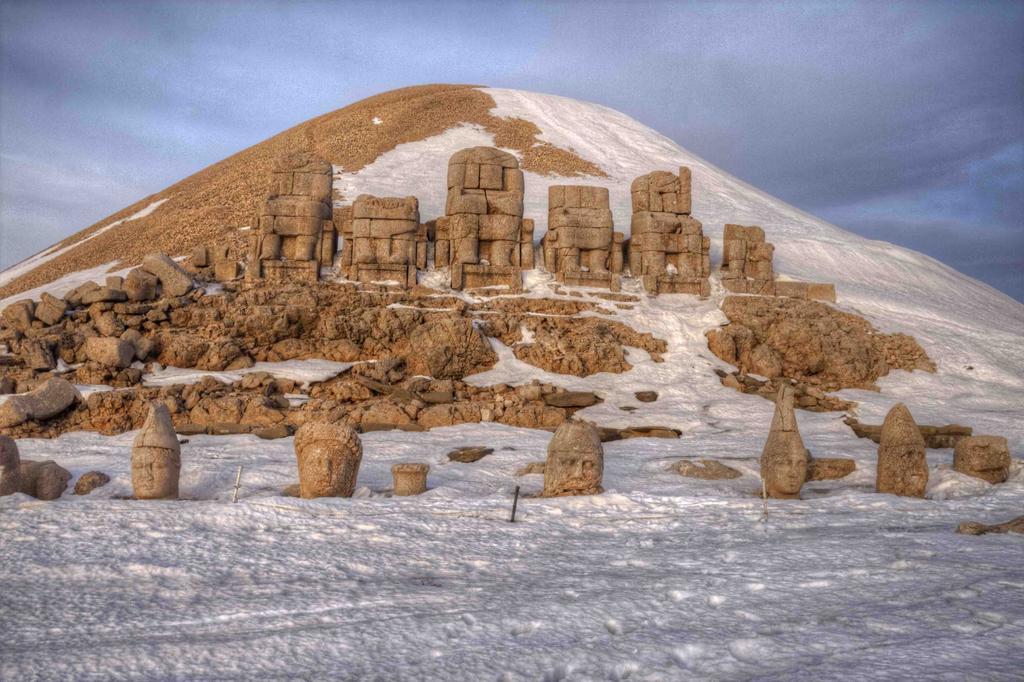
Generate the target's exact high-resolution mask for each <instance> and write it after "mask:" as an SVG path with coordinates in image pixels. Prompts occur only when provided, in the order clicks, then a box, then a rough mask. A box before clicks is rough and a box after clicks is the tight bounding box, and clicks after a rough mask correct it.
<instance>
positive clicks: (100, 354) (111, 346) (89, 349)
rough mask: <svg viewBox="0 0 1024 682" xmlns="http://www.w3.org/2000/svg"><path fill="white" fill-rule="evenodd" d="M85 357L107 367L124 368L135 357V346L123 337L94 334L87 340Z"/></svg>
mask: <svg viewBox="0 0 1024 682" xmlns="http://www.w3.org/2000/svg"><path fill="white" fill-rule="evenodd" d="M85 357H86V358H88V359H89V360H90V361H92V362H96V363H99V364H101V365H105V366H107V367H116V368H118V369H124V368H125V367H128V366H129V365H131V364H132V360H134V359H135V348H134V347H133V346H132V345H131V344H130V343H128V342H127V341H122V340H121V339H115V338H110V337H101V336H94V337H91V338H88V339H86V340H85Z"/></svg>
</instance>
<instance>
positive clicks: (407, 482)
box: [391, 462, 430, 497]
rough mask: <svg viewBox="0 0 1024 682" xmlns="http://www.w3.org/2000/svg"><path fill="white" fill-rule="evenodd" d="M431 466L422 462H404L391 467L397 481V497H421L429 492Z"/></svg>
mask: <svg viewBox="0 0 1024 682" xmlns="http://www.w3.org/2000/svg"><path fill="white" fill-rule="evenodd" d="M428 471H430V465H428V464H421V463H420V462H402V463H400V464H395V465H394V466H392V467H391V475H392V476H393V477H394V479H395V496H396V497H405V496H407V495H419V494H420V493H425V492H427V472H428Z"/></svg>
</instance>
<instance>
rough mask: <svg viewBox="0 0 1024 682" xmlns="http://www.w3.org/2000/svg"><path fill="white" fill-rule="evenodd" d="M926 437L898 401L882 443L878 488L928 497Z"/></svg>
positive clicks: (888, 416)
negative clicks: (926, 492)
mask: <svg viewBox="0 0 1024 682" xmlns="http://www.w3.org/2000/svg"><path fill="white" fill-rule="evenodd" d="M924 447H925V445H924V437H923V436H922V435H921V429H919V428H918V427H917V423H916V422H914V417H913V416H911V414H910V410H908V409H907V406H906V405H904V404H903V403H897V404H896V405H894V406H893V408H892V409H891V410H889V414H887V415H885V421H884V422H883V423H882V435H881V438H879V443H878V474H877V477H876V479H875V490H876V491H877V492H880V493H891V494H893V495H904V496H906V497H924V493H925V490H926V489H927V488H928V462H927V460H926V459H925V454H924Z"/></svg>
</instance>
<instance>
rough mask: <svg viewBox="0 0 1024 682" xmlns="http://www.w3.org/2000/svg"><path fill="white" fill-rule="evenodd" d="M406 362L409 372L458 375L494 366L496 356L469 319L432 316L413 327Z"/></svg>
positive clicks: (449, 377) (429, 374) (454, 376)
mask: <svg viewBox="0 0 1024 682" xmlns="http://www.w3.org/2000/svg"><path fill="white" fill-rule="evenodd" d="M409 347H410V349H411V352H410V354H409V355H408V356H407V357H406V358H405V361H406V365H407V367H408V369H409V371H410V372H412V373H413V374H422V375H425V376H431V377H434V378H435V379H461V378H462V377H464V376H467V375H469V374H476V373H477V372H483V371H485V370H488V369H490V368H491V367H493V366H494V363H495V362H497V360H498V356H497V354H496V353H495V352H494V350H493V349H492V348H491V344H490V343H489V342H488V341H487V339H486V338H485V337H484V335H483V334H482V333H481V332H480V330H478V329H477V328H476V327H475V326H473V323H472V321H471V320H468V319H465V318H455V317H450V316H447V315H446V316H442V317H435V318H433V319H431V320H428V321H427V322H425V323H424V324H422V325H420V326H419V327H417V328H416V329H414V330H413V332H412V334H411V335H410V337H409Z"/></svg>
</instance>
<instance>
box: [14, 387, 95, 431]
mask: <svg viewBox="0 0 1024 682" xmlns="http://www.w3.org/2000/svg"><path fill="white" fill-rule="evenodd" d="M81 399H82V396H81V394H80V393H79V392H78V389H76V388H75V387H74V386H73V385H71V384H70V383H68V382H67V381H66V380H64V379H61V378H60V377H50V378H49V379H47V380H46V381H45V382H44V383H43V384H42V385H41V386H39V387H38V388H36V389H35V390H33V391H29V392H28V393H21V394H18V395H14V396H11V397H10V398H8V399H7V400H6V401H4V402H3V403H0V428H9V427H11V426H17V425H18V424H23V423H24V422H27V421H29V420H33V421H43V420H45V419H50V418H51V417H55V416H57V415H58V414H60V413H61V412H63V411H64V410H66V409H68V408H69V407H71V406H72V405H73V404H75V403H76V402H78V401H80V400H81Z"/></svg>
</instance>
